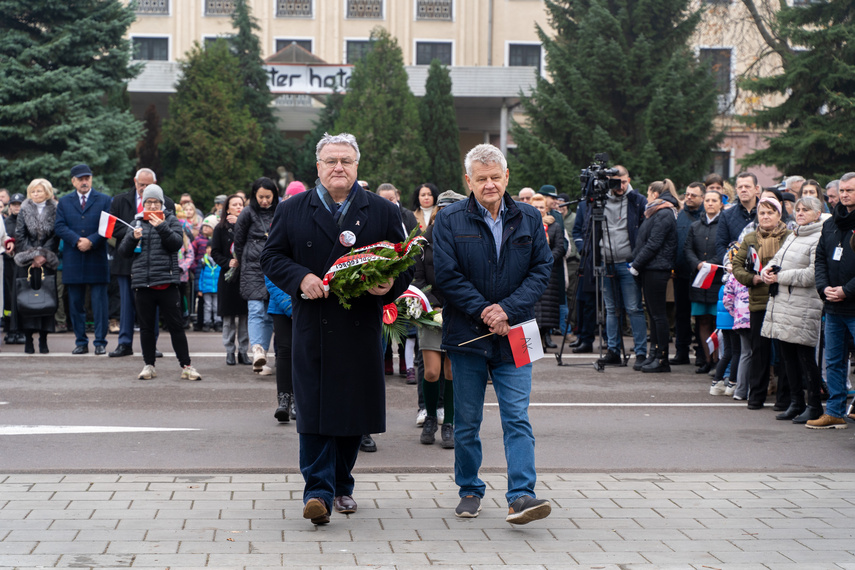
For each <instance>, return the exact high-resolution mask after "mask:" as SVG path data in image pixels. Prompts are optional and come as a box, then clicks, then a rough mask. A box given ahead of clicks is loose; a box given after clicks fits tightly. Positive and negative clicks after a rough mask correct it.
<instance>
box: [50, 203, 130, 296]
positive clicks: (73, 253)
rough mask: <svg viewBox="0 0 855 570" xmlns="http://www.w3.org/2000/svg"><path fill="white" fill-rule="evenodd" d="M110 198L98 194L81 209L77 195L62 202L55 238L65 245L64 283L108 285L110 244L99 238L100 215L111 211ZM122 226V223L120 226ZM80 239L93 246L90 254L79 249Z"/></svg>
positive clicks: (59, 208) (58, 209)
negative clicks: (108, 252) (108, 248)
mask: <svg viewBox="0 0 855 570" xmlns="http://www.w3.org/2000/svg"><path fill="white" fill-rule="evenodd" d="M110 202H111V198H110V197H109V196H107V195H106V194H101V193H100V192H97V191H95V190H90V191H89V194H88V195H87V197H86V208H84V209H81V208H80V199H79V198H78V196H77V191H74V192H69V193H68V194H66V195H65V196H63V197H62V198H60V199H59V203H58V204H57V207H56V235H58V236H59V237H60V239H62V241H64V242H65V245H63V248H62V282H63V283H64V284H66V285H78V284H81V283H109V282H110V264H109V262H108V261H107V240H106V239H104V238H103V237H102V236H100V235H99V234H98V224H99V223H100V221H101V212H109V211H110ZM120 223H121V222H120ZM81 237H85V238H87V239H88V240H89V241H91V242H92V247H91V248H90V249H89V251H80V250H79V249H77V240H78V239H80V238H81Z"/></svg>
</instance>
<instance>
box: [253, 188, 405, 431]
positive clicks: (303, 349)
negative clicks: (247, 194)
mask: <svg viewBox="0 0 855 570" xmlns="http://www.w3.org/2000/svg"><path fill="white" fill-rule="evenodd" d="M355 192H356V193H355V196H354V199H353V202H352V203H351V205H350V208H349V209H348V211H347V212H346V214H345V216H344V219H343V221H342V224H341V226H340V227H339V226H337V225H336V223H335V222H334V221H333V217H332V215H331V214H330V212H329V211H328V210H327V209H326V207H325V206H324V204H323V203H322V202H321V199H320V197H319V196H318V194H317V191H316V190H315V189H312V190H310V191H308V192H303V193H302V194H298V195H296V196H294V197H292V198H290V199H288V200H286V201H285V202H282V203H281V204H280V205H279V206H278V207H277V209H276V214H275V216H274V218H273V225H272V226H271V229H270V236H269V238H268V240H267V243H266V244H265V246H264V250H263V251H262V253H261V266H262V268H263V270H264V273H265V275H267V277H268V278H269V279H270V280H271V281H272V282H273V283H274V284H275V285H276V286H277V287H279V288H280V289H282V290H283V291H285V292H286V293H288V294H289V295H291V299H292V301H293V316H292V318H293V327H294V328H293V331H294V342H293V358H292V370H293V378H294V399H295V400H296V402H297V431H298V432H299V433H311V434H321V435H328V436H353V435H363V434H367V433H382V432H385V431H386V385H385V376H384V373H383V352H382V343H381V339H380V332H381V322H382V309H383V305H385V304H388V303H391V302H393V301H394V300H395V299H396V298H397V297H398V296H399V295H400V294H401V293H403V292H404V291H405V290H406V288H407V286H408V285H409V284H410V280H411V279H412V277H413V268H412V267H410V268H409V269H408V270H407V271H404V272H403V273H402V274H401V275H399V276H398V278H397V279H395V283H394V285H393V287H392V290H391V291H390V292H389V293H388V294H386V295H384V296H382V297H379V296H375V295H370V294H365V295H363V296H362V297H359V298H356V299H352V300H351V303H352V306H351V308H350V309H345V308H343V307H342V306H341V304H340V303H339V301H338V298H336V296H335V295H334V294H332V293H331V294H330V296H329V297H328V298H326V299H314V300H305V299H302V298H301V297H300V283H301V282H302V280H303V278H304V277H305V276H306V275H308V274H309V273H314V274H315V275H317V276H318V277H321V278H323V275H324V274H325V273H326V272H327V270H328V269H329V268H330V266H331V265H332V264H333V262H334V261H335V260H336V259H337V258H339V257H341V256H343V255H346V254H347V253H348V252H349V251H350V248H349V247H345V246H343V245H341V243H340V242H339V236H340V234H341V233H342V232H343V231H348V230H349V231H351V232H353V233H354V234H355V235H356V244H355V246H354V247H363V246H366V245H371V244H373V243H377V242H379V241H383V240H388V241H391V242H393V243H398V242H401V241H403V240H404V238H405V237H406V236H404V231H403V228H402V226H401V214H400V211H399V209H398V208H397V206H395V205H394V204H393V203H392V202H389V201H388V200H385V199H383V198H380V197H379V196H377V195H375V194H372V193H370V192H366V191H365V190H363V189H362V188H361V187H359V186H356V187H355Z"/></svg>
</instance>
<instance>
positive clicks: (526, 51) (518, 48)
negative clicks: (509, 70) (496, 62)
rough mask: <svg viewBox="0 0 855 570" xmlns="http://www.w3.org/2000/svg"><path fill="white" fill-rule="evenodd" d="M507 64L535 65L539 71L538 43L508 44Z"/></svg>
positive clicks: (513, 65)
mask: <svg viewBox="0 0 855 570" xmlns="http://www.w3.org/2000/svg"><path fill="white" fill-rule="evenodd" d="M508 65H509V66H511V67H517V66H528V67H536V68H537V73H538V74H539V73H540V44H509V45H508Z"/></svg>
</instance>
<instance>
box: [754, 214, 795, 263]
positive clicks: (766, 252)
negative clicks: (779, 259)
mask: <svg viewBox="0 0 855 570" xmlns="http://www.w3.org/2000/svg"><path fill="white" fill-rule="evenodd" d="M788 231H789V230H787V226H786V225H785V224H784V222H780V221H779V222H778V225H777V226H775V227H774V228H772V229H771V230H764V229H762V228H757V245H758V246H759V247H758V251H757V254H758V255H759V256H760V262H761V263H763V264H764V265H765V264H766V262H767V261H769V260H770V259H772V256H773V255H775V254H776V253H777V252H778V249H779V248H780V247H781V242H782V241H783V236H784V234H785V233H787V232H788Z"/></svg>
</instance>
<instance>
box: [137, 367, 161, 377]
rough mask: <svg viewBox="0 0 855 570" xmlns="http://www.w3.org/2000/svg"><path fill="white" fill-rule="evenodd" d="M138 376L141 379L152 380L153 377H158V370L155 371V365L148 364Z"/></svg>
mask: <svg viewBox="0 0 855 570" xmlns="http://www.w3.org/2000/svg"><path fill="white" fill-rule="evenodd" d="M137 378H139V379H140V380H151V379H152V378H157V372H155V371H154V366H152V365H151V364H146V365H145V366H143V369H142V372H140V373H139V376H137Z"/></svg>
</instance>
